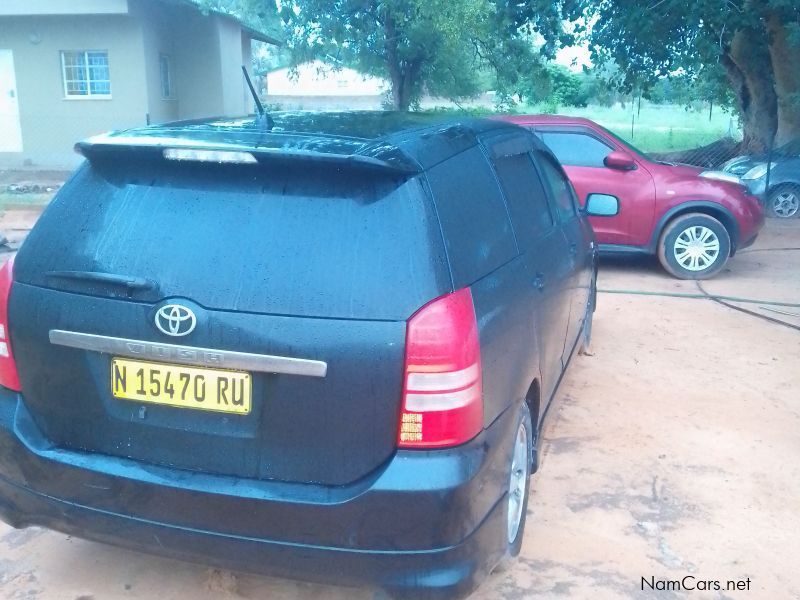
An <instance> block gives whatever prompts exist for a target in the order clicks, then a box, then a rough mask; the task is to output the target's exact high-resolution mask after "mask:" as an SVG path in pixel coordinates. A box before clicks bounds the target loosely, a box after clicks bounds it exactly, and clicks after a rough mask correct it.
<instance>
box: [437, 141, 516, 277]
mask: <svg viewBox="0 0 800 600" xmlns="http://www.w3.org/2000/svg"><path fill="white" fill-rule="evenodd" d="M428 182H429V184H430V186H431V190H432V192H433V197H434V201H435V203H436V211H437V213H438V214H439V220H440V222H441V226H442V233H443V235H444V240H445V247H446V249H447V257H448V260H449V262H450V269H451V272H452V275H453V283H454V284H455V286H456V287H457V288H459V287H464V286H466V285H470V284H471V283H473V282H475V281H477V280H478V279H480V278H481V277H483V276H484V275H487V274H489V273H491V272H492V271H493V270H495V269H496V268H497V267H499V266H501V265H502V264H503V263H505V262H508V261H509V260H511V259H512V258H514V256H515V255H516V253H517V249H516V245H515V244H514V234H513V232H512V230H511V222H510V221H509V218H508V211H507V210H506V207H505V203H504V201H503V196H502V195H501V193H500V188H499V187H498V186H497V181H496V179H495V176H494V173H492V169H491V167H490V166H489V163H488V162H487V159H486V158H485V156H484V154H483V152H482V151H481V149H480V148H479V147H478V146H475V147H473V148H471V149H469V150H466V151H465V152H462V153H460V154H458V155H456V156H454V157H453V158H451V159H449V160H447V161H445V162H443V163H442V164H440V165H438V166H436V167H434V168H433V169H431V170H430V171H429V172H428Z"/></svg>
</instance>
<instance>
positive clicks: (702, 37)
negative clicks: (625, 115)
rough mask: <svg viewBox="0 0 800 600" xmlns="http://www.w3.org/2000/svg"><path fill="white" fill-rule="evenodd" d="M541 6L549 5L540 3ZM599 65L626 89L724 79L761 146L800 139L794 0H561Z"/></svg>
mask: <svg viewBox="0 0 800 600" xmlns="http://www.w3.org/2000/svg"><path fill="white" fill-rule="evenodd" d="M539 1H540V2H542V3H543V4H544V5H547V4H549V1H548V0H539ZM560 8H561V9H562V17H564V18H567V19H571V20H576V19H578V18H579V17H580V18H581V19H582V20H581V22H582V23H592V26H591V27H588V28H587V27H585V26H584V27H583V28H582V29H579V31H578V35H579V36H580V35H583V36H584V37H585V38H586V39H587V40H588V41H589V42H590V43H591V47H592V55H593V60H594V61H595V62H597V63H600V64H602V63H607V62H614V63H616V64H617V65H619V67H620V72H621V73H622V74H623V76H622V78H621V80H620V85H621V86H622V87H623V88H624V89H627V90H630V89H633V87H634V86H635V85H636V84H637V83H639V84H641V85H642V86H643V87H644V88H645V89H647V88H649V87H651V86H652V85H653V84H654V83H655V82H656V81H657V80H658V79H659V78H661V77H665V76H668V75H672V74H675V73H676V72H677V73H681V72H682V73H685V74H687V75H689V76H691V77H697V76H699V75H702V74H703V73H704V72H705V73H706V75H707V77H706V81H712V80H713V76H714V74H717V75H718V74H724V81H725V85H722V86H718V88H717V89H716V91H715V93H714V95H715V96H716V97H717V99H718V98H719V96H722V97H724V94H725V91H726V90H725V88H726V87H727V88H728V89H729V90H730V91H731V92H732V93H733V96H734V98H735V105H736V107H737V109H738V111H739V114H740V117H741V120H742V125H743V129H744V144H745V146H747V147H749V148H751V149H763V148H765V147H768V146H770V145H771V144H772V143H776V144H781V143H784V142H786V141H788V140H790V139H794V138H798V137H800V69H798V66H797V65H798V64H800V3H798V2H797V0H693V1H692V2H686V0H647V1H644V2H643V1H642V0H604V1H603V2H595V1H594V0H562V2H561V3H560Z"/></svg>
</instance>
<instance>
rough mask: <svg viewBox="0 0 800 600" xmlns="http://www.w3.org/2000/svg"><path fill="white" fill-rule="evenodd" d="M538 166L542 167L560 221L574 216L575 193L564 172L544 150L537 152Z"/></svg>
mask: <svg viewBox="0 0 800 600" xmlns="http://www.w3.org/2000/svg"><path fill="white" fill-rule="evenodd" d="M538 156H539V166H540V167H541V169H542V176H543V177H544V180H545V182H546V184H547V187H548V188H549V190H550V197H551V198H552V199H553V203H554V204H555V206H556V209H557V211H558V214H559V217H560V219H561V221H566V220H568V219H570V218H571V217H573V216H575V210H576V209H575V194H574V192H573V190H572V184H570V182H569V180H568V179H567V178H566V176H565V175H564V173H563V172H562V171H561V169H559V168H558V167H557V166H556V165H555V164H553V159H551V158H550V157H549V156H547V154H545V153H544V152H539V153H538Z"/></svg>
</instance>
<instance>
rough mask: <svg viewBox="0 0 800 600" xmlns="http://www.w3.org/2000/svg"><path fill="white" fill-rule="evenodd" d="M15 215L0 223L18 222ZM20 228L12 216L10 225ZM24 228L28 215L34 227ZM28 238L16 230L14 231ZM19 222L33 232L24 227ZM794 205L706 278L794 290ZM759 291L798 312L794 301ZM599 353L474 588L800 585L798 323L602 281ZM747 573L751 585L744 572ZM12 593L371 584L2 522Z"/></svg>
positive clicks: (1, 546)
mask: <svg viewBox="0 0 800 600" xmlns="http://www.w3.org/2000/svg"><path fill="white" fill-rule="evenodd" d="M8 219H12V221H13V219H17V221H16V222H19V221H20V219H22V221H24V218H21V217H19V215H17V216H15V217H14V216H8V215H7V216H6V217H5V218H3V219H0V229H2V228H3V227H4V226H9V222H8ZM11 229H13V228H11ZM23 229H24V227H23ZM14 232H15V233H14V236H11V235H9V237H18V236H17V234H18V233H19V230H14ZM20 235H21V234H20ZM787 247H792V248H800V220H795V221H794V222H791V223H782V222H774V221H773V222H770V223H769V224H768V227H767V229H766V230H765V231H764V232H763V234H762V236H761V237H760V238H759V240H758V242H757V244H756V245H755V246H754V247H753V248H752V249H748V250H747V251H744V252H742V253H740V254H739V255H737V256H736V257H735V258H734V259H733V260H731V262H730V263H729V269H728V270H726V271H725V272H724V273H722V274H721V275H719V276H718V277H717V278H715V279H714V280H712V281H709V282H706V283H705V284H704V287H705V288H706V290H707V291H709V292H710V293H714V294H726V295H733V296H745V297H750V298H757V299H761V300H773V301H783V302H794V303H798V302H800V252H799V251H797V250H774V251H765V250H766V249H773V248H787ZM600 287H601V288H602V289H606V290H609V289H611V290H640V291H655V292H670V293H675V292H677V293H697V292H698V289H697V287H696V286H695V284H693V283H687V282H680V281H677V280H674V279H671V278H670V277H668V276H667V275H666V274H665V273H664V272H663V271H661V270H660V268H659V267H658V266H657V265H656V264H655V263H654V262H653V261H649V260H634V261H632V260H625V261H623V260H613V261H612V260H605V261H604V262H603V264H602V267H601V273H600ZM741 306H748V307H749V308H750V309H751V310H754V311H756V312H758V313H760V314H763V315H765V316H770V317H773V318H779V319H783V320H785V321H786V322H791V323H794V324H796V325H800V316H795V315H800V308H781V307H779V306H772V307H771V308H773V309H775V310H780V311H783V312H784V313H785V312H788V313H793V314H788V315H787V314H781V313H778V312H769V311H766V310H764V308H763V307H764V306H765V305H763V304H759V303H756V304H749V305H743V304H742V305H741ZM593 352H594V354H593V355H592V356H577V357H575V360H573V363H572V365H571V366H570V369H569V371H568V374H567V376H566V379H565V380H564V382H563V384H562V385H561V388H560V389H559V391H558V394H557V398H556V399H555V401H554V405H553V406H552V407H551V410H550V416H549V421H548V423H547V425H546V427H545V433H544V444H543V460H542V464H541V469H540V471H539V473H538V474H537V475H536V476H535V478H534V479H533V482H532V497H531V502H530V506H529V514H528V528H527V531H526V537H525V544H524V546H523V549H522V556H521V558H520V560H519V562H518V563H517V565H516V566H515V567H514V568H513V569H512V570H511V571H509V572H507V573H505V574H502V575H499V574H497V575H492V576H491V577H490V578H489V579H488V580H487V581H486V582H485V583H484V585H483V586H482V587H481V588H480V589H479V590H478V591H477V592H476V594H475V595H474V596H473V598H475V599H476V600H479V599H480V600H483V599H494V598H507V599H518V598H527V597H532V596H537V597H540V598H589V597H591V598H593V599H597V600H600V599H604V598H651V597H657V598H678V597H698V598H720V599H723V598H724V599H729V598H759V599H760V598H770V599H781V598H800V577H798V575H797V572H798V565H800V562H798V556H800V331H797V330H792V329H790V328H787V327H783V326H780V325H776V324H773V323H769V322H766V321H764V320H761V319H758V318H755V317H753V316H750V315H746V314H742V313H740V312H736V311H734V310H732V309H730V308H726V307H724V306H721V305H719V304H716V303H714V302H712V301H710V300H706V299H687V298H674V297H661V296H646V295H627V294H610V293H601V294H600V297H599V303H598V309H597V313H596V316H595V326H594V343H593ZM686 575H692V576H694V577H695V578H696V580H705V579H708V580H719V581H721V583H722V586H723V588H724V586H725V585H726V582H727V580H742V581H744V580H747V579H748V578H749V580H750V583H749V588H750V589H749V591H725V590H724V589H723V590H722V591H718V592H717V591H715V592H711V593H708V592H691V593H676V592H673V591H658V592H654V591H651V590H650V588H647V587H645V590H644V591H643V590H642V585H643V584H642V578H646V579H648V580H649V579H650V578H651V577H654V578H655V579H656V580H665V579H669V580H674V579H681V578H683V577H684V576H686ZM743 585H744V584H743ZM0 596H1V597H2V598H20V599H22V598H25V599H59V600H61V599H64V600H89V599H97V600H100V599H107V598H110V599H115V598H125V599H129V598H138V599H145V598H146V599H150V598H158V599H159V600H179V599H180V600H189V599H191V600H204V599H211V598H214V599H218V598H229V599H233V600H235V599H238V598H245V599H270V600H284V599H300V598H312V597H313V598H315V599H319V600H322V599H328V600H345V599H347V600H352V599H360V598H364V599H367V598H370V597H371V596H372V594H371V593H370V592H369V591H368V590H364V589H351V588H337V587H328V586H319V585H310V584H303V583H295V582H291V581H285V580H278V579H270V578H263V577H254V576H250V575H237V574H232V573H228V572H221V571H215V570H211V569H208V568H205V567H203V566H197V565H192V564H187V563H183V562H179V561H171V560H165V559H162V558H156V557H152V556H148V555H145V554H139V553H136V552H130V551H127V550H120V549H117V548H113V547H109V546H104V545H101V544H97V543H92V542H86V541H83V540H79V539H75V538H71V537H67V536H64V535H61V534H59V533H52V532H47V531H43V530H39V529H28V530H21V531H16V530H13V529H11V528H9V527H7V526H5V525H0Z"/></svg>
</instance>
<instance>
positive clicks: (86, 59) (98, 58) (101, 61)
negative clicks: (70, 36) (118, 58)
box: [61, 50, 111, 98]
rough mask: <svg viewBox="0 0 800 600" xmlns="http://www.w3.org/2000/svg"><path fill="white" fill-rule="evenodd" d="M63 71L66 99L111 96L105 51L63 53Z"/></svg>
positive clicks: (106, 53)
mask: <svg viewBox="0 0 800 600" xmlns="http://www.w3.org/2000/svg"><path fill="white" fill-rule="evenodd" d="M61 70H62V75H63V79H64V95H65V96H66V97H68V98H70V97H86V96H102V97H109V96H111V75H110V73H109V69H108V52H106V51H104V50H95V51H86V50H82V51H76V52H63V51H62V52H61Z"/></svg>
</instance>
